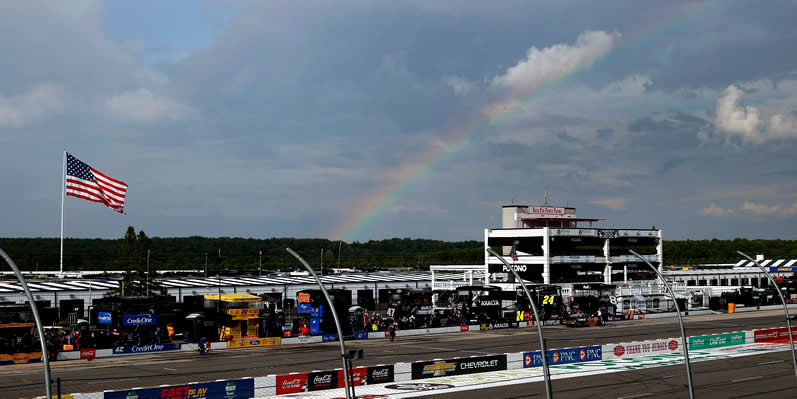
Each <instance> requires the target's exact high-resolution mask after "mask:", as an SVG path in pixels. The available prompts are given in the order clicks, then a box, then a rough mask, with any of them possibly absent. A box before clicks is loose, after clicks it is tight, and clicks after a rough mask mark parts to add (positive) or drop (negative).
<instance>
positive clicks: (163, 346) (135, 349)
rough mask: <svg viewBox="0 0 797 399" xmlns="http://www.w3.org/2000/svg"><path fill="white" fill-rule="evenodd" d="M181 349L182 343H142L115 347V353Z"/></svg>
mask: <svg viewBox="0 0 797 399" xmlns="http://www.w3.org/2000/svg"><path fill="white" fill-rule="evenodd" d="M179 349H180V344H160V345H158V344H153V345H140V346H117V347H115V348H113V354H114V355H121V354H127V353H148V352H166V351H176V350H179Z"/></svg>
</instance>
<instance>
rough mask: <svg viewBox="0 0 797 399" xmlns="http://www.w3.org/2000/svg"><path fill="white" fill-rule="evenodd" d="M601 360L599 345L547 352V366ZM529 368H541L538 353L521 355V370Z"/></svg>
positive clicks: (601, 350)
mask: <svg viewBox="0 0 797 399" xmlns="http://www.w3.org/2000/svg"><path fill="white" fill-rule="evenodd" d="M602 359H603V349H602V347H601V346H600V345H595V346H583V347H580V348H565V349H555V350H548V365H549V366H556V365H559V364H568V363H583V362H591V361H594V360H602ZM529 367H542V357H541V356H540V351H534V352H525V353H523V368H529Z"/></svg>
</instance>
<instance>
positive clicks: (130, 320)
mask: <svg viewBox="0 0 797 399" xmlns="http://www.w3.org/2000/svg"><path fill="white" fill-rule="evenodd" d="M156 324H158V322H157V320H156V319H155V315H154V314H152V313H140V314H130V313H125V314H124V315H122V325H125V326H154V325H156Z"/></svg>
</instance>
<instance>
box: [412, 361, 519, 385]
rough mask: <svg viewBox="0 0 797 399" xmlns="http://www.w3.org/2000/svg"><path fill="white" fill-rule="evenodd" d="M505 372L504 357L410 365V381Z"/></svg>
mask: <svg viewBox="0 0 797 399" xmlns="http://www.w3.org/2000/svg"><path fill="white" fill-rule="evenodd" d="M501 370H506V355H494V356H478V357H468V358H464V359H451V360H437V361H429V362H416V363H412V379H413V380H419V379H423V378H431V377H445V376H450V375H463V374H475V373H485V372H488V371H501Z"/></svg>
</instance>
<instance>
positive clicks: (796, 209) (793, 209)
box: [741, 202, 797, 216]
mask: <svg viewBox="0 0 797 399" xmlns="http://www.w3.org/2000/svg"><path fill="white" fill-rule="evenodd" d="M741 210H743V211H746V212H750V213H753V214H755V215H758V216H794V215H797V202H795V203H793V204H791V206H788V205H786V206H784V205H764V204H757V203H755V202H745V203H744V205H742V208H741Z"/></svg>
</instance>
